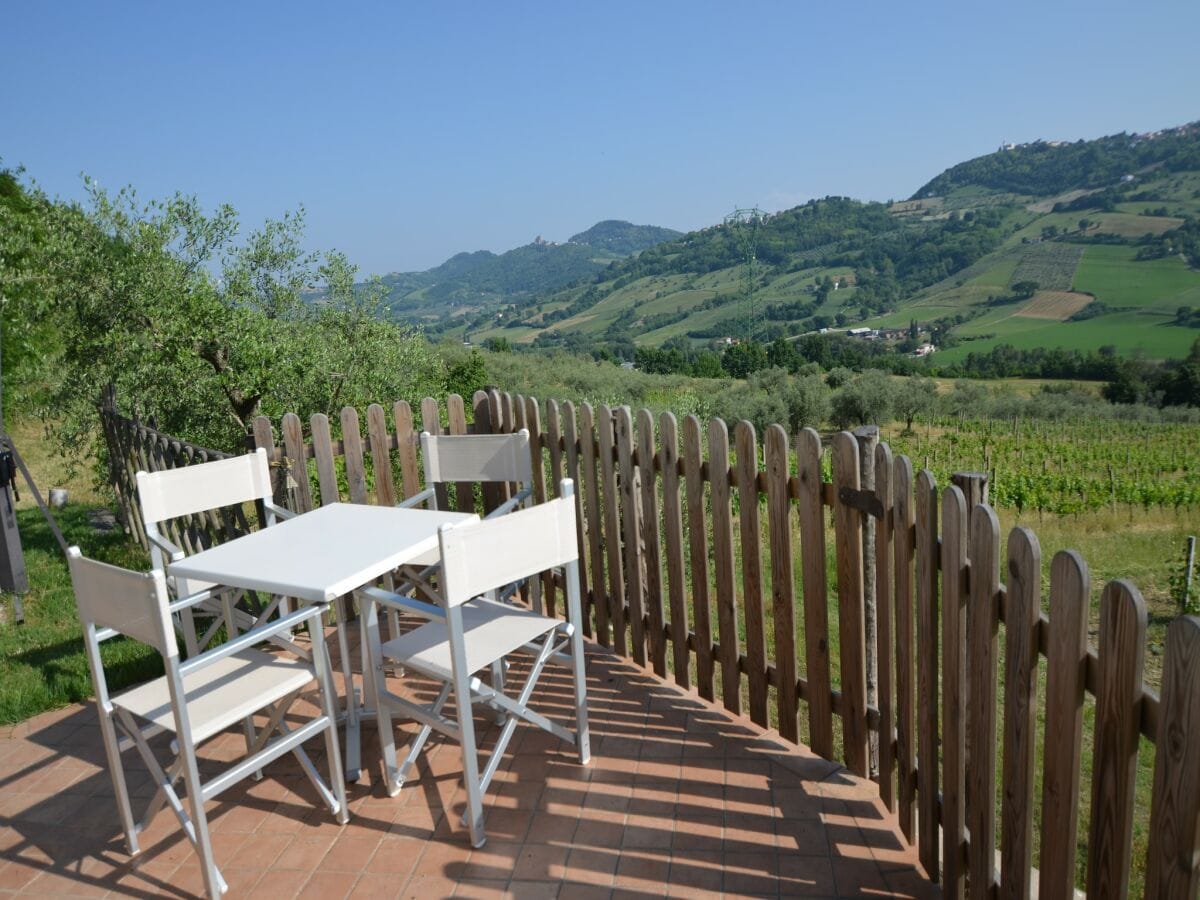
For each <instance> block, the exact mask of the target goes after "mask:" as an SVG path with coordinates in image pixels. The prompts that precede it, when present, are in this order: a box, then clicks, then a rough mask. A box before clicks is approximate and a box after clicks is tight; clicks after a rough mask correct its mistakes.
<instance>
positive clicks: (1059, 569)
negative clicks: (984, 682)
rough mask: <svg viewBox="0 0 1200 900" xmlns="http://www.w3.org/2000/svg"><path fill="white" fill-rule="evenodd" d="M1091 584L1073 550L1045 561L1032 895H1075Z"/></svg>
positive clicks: (1065, 898)
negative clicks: (1042, 727)
mask: <svg viewBox="0 0 1200 900" xmlns="http://www.w3.org/2000/svg"><path fill="white" fill-rule="evenodd" d="M1090 594H1091V580H1090V578H1089V576H1088V568H1087V564H1086V563H1085V562H1084V561H1083V558H1082V557H1081V556H1080V555H1079V554H1078V553H1076V552H1075V551H1073V550H1064V551H1061V552H1059V553H1056V554H1054V559H1053V561H1052V562H1051V563H1050V620H1049V626H1048V631H1049V636H1048V639H1047V641H1046V721H1047V722H1054V723H1055V725H1054V728H1053V729H1051V728H1047V729H1046V737H1045V741H1046V744H1045V752H1044V754H1043V757H1044V762H1043V764H1042V834H1041V857H1040V860H1039V870H1038V896H1039V897H1045V898H1047V900H1070V898H1072V897H1074V895H1075V835H1076V819H1077V817H1078V811H1079V758H1080V754H1081V753H1082V749H1083V693H1084V667H1085V665H1086V664H1087V656H1088V649H1087V627H1088V607H1089V604H1090V600H1089V597H1090Z"/></svg>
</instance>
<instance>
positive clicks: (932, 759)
mask: <svg viewBox="0 0 1200 900" xmlns="http://www.w3.org/2000/svg"><path fill="white" fill-rule="evenodd" d="M916 501H917V502H916V506H917V509H916V532H917V552H916V556H915V559H914V563H915V568H916V585H917V639H916V654H917V805H918V813H917V827H918V836H917V849H918V853H919V856H920V859H921V865H922V866H923V867H924V869H925V871H926V872H927V873H928V875H929V877H930V879H931V880H933V881H937V880H938V855H939V852H938V851H939V843H940V842H939V841H938V822H937V820H938V815H937V798H938V751H937V744H938V631H939V629H938V614H937V605H938V604H937V591H938V571H939V566H938V555H937V545H938V508H937V482H936V481H934V478H933V475H932V474H931V473H930V472H929V471H927V470H922V472H921V474H920V475H918V476H917V490H916Z"/></svg>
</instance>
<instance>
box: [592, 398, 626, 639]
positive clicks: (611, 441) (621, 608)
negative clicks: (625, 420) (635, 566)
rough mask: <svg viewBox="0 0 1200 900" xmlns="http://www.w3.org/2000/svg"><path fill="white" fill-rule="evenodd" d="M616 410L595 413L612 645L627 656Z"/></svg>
mask: <svg viewBox="0 0 1200 900" xmlns="http://www.w3.org/2000/svg"><path fill="white" fill-rule="evenodd" d="M615 425H616V422H615V417H614V415H613V411H612V410H611V409H609V408H608V407H607V406H601V407H600V409H599V410H597V413H596V427H597V429H598V430H599V432H600V477H601V478H602V479H603V481H604V536H605V541H604V545H605V548H606V549H607V552H608V597H609V603H610V606H609V612H610V613H611V615H610V616H609V621H611V622H612V627H613V649H614V650H615V651H616V652H617V655H618V656H628V655H629V654H628V651H627V648H628V646H629V645H628V642H627V640H626V633H625V570H624V567H623V566H622V565H621V516H620V509H619V506H618V497H619V496H620V495H619V493H618V491H617V473H616V467H615V465H614V457H615V455H616V449H615V436H614V428H615Z"/></svg>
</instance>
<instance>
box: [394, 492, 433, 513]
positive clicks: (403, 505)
mask: <svg viewBox="0 0 1200 900" xmlns="http://www.w3.org/2000/svg"><path fill="white" fill-rule="evenodd" d="M433 496H434V489H433V488H425V490H423V491H420V492H418V493H416V494H413V495H412V496H411V497H405V498H404V499H403V500H401V501H400V502H399V503H397V504H396V508H397V509H408V508H409V507H411V506H416V505H417V504H419V503H424V502H425V501H426V500H429V499H430V498H431V497H433Z"/></svg>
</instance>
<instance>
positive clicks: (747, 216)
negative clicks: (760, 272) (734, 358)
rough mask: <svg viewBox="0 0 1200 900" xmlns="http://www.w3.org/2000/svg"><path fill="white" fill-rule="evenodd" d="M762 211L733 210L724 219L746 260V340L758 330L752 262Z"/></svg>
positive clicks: (756, 209)
mask: <svg viewBox="0 0 1200 900" xmlns="http://www.w3.org/2000/svg"><path fill="white" fill-rule="evenodd" d="M762 220H763V211H762V210H761V209H759V208H758V207H757V206H753V207H750V208H749V209H735V210H734V211H733V212H731V213H730V214H729V215H727V216H726V217H725V227H726V228H727V229H729V233H730V235H731V236H732V237H733V240H734V242H735V243H736V244H737V247H738V250H740V251H741V253H742V257H743V258H744V259H745V260H746V295H745V298H744V299H743V300H742V320H743V325H744V327H745V330H746V335H745V337H746V340H747V341H749V340H751V339H752V338H753V337H754V332H755V331H756V330H757V329H758V309H757V307H756V306H755V304H754V262H755V259H756V254H757V251H758V229H759V228H760V227H761V225H762Z"/></svg>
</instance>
